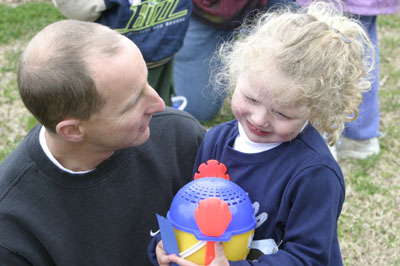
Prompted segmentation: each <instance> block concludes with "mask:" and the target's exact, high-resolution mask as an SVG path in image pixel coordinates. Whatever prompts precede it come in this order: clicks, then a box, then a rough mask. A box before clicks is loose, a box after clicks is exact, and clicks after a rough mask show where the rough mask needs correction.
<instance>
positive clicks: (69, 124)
mask: <svg viewBox="0 0 400 266" xmlns="http://www.w3.org/2000/svg"><path fill="white" fill-rule="evenodd" d="M80 123H81V121H80V120H78V119H66V120H63V121H61V122H59V123H58V124H57V126H56V132H57V134H58V135H60V136H61V137H63V138H64V139H66V140H68V141H72V142H79V141H82V140H83V138H84V136H85V132H84V130H83V129H82V128H81V127H80Z"/></svg>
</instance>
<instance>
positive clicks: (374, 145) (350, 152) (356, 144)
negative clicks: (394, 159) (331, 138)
mask: <svg viewBox="0 0 400 266" xmlns="http://www.w3.org/2000/svg"><path fill="white" fill-rule="evenodd" d="M336 149H337V155H338V157H339V159H344V158H355V159H365V158H367V157H368V156H371V155H376V154H378V153H379V152H380V148H379V140H378V138H370V139H366V140H355V139H350V138H346V137H344V136H340V138H339V141H338V142H337V144H336Z"/></svg>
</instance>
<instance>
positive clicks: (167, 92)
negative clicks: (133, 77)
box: [147, 59, 174, 106]
mask: <svg viewBox="0 0 400 266" xmlns="http://www.w3.org/2000/svg"><path fill="white" fill-rule="evenodd" d="M173 71H174V61H173V60H172V59H171V60H169V61H168V62H167V63H165V64H163V65H161V66H157V67H153V68H148V76H147V81H148V82H149V84H150V86H152V87H153V88H154V89H155V90H156V91H157V93H158V95H160V97H161V98H162V99H163V100H164V102H165V105H168V106H172V103H171V97H172V94H173V92H174V80H173Z"/></svg>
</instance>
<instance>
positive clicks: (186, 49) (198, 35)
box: [174, 0, 294, 121]
mask: <svg viewBox="0 0 400 266" xmlns="http://www.w3.org/2000/svg"><path fill="white" fill-rule="evenodd" d="M291 2H294V0H271V1H268V5H269V7H271V6H272V5H275V4H282V5H284V4H287V3H291ZM230 34H231V31H229V30H217V29H214V28H212V27H210V26H208V25H205V24H203V23H201V22H199V21H198V20H196V19H194V18H193V17H192V18H191V19H190V23H189V28H188V31H187V33H186V36H185V39H184V43H183V47H182V48H181V49H180V50H179V52H178V53H177V54H176V55H175V57H174V61H175V68H174V82H175V93H176V95H178V96H185V97H186V98H187V107H186V108H185V111H187V112H189V113H191V114H192V115H193V116H194V117H195V118H197V119H198V120H200V121H205V120H211V119H213V118H214V116H215V115H216V113H217V112H218V110H219V109H220V108H221V106H222V103H223V101H224V98H225V95H221V94H217V93H214V84H212V82H210V71H212V69H210V65H209V63H210V59H211V57H212V56H213V54H214V53H215V51H216V49H217V47H218V45H219V44H221V43H222V42H224V41H226V40H227V39H228V38H229V35H230ZM214 63H216V64H218V62H214ZM213 67H215V66H213Z"/></svg>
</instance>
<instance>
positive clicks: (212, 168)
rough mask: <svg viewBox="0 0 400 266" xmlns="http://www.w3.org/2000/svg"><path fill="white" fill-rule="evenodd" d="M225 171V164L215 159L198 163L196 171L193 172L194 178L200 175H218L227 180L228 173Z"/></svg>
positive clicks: (200, 176)
mask: <svg viewBox="0 0 400 266" xmlns="http://www.w3.org/2000/svg"><path fill="white" fill-rule="evenodd" d="M226 171H227V169H226V166H225V164H223V163H220V162H218V161H217V160H208V161H207V162H206V163H202V164H200V166H199V168H198V169H197V173H195V174H194V180H196V179H199V178H202V177H219V178H223V179H226V180H229V174H227V173H226Z"/></svg>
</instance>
